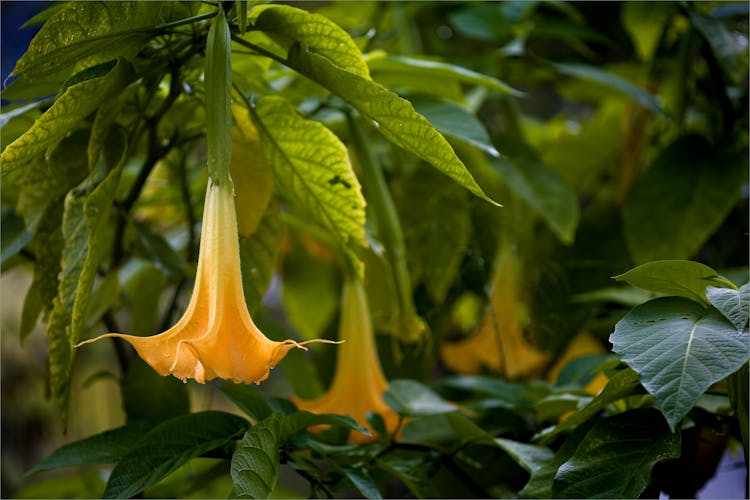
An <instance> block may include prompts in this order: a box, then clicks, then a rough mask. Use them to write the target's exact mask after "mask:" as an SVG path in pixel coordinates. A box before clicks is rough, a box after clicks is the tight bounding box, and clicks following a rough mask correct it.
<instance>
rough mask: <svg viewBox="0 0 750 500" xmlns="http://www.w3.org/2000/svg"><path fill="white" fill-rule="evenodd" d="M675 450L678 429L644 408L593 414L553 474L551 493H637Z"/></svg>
mask: <svg viewBox="0 0 750 500" xmlns="http://www.w3.org/2000/svg"><path fill="white" fill-rule="evenodd" d="M679 456H680V433H679V432H671V431H670V430H669V429H667V427H666V426H665V425H664V424H663V421H662V420H661V419H660V418H659V414H658V413H657V412H656V411H655V410H652V409H650V408H646V409H641V410H633V411H629V412H626V413H621V414H619V415H615V416H614V417H609V418H605V419H601V420H599V421H598V422H597V423H596V424H594V426H593V427H592V428H591V430H589V432H588V433H587V434H586V436H585V437H584V438H583V440H582V441H581V443H580V445H579V446H578V447H577V449H576V450H575V453H573V456H571V457H570V458H569V459H568V460H567V461H566V462H565V463H563V464H562V465H560V468H559V469H558V470H557V473H556V474H555V479H554V482H553V485H552V496H553V497H556V498H638V496H639V495H640V494H641V492H643V490H644V489H645V488H646V486H647V485H648V484H649V483H650V482H651V469H652V468H653V466H654V464H656V463H657V462H659V461H661V460H666V459H670V458H677V457H679Z"/></svg>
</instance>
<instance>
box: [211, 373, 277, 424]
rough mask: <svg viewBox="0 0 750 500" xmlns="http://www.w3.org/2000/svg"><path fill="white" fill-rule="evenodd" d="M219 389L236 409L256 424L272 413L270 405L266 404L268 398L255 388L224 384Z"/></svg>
mask: <svg viewBox="0 0 750 500" xmlns="http://www.w3.org/2000/svg"><path fill="white" fill-rule="evenodd" d="M220 389H221V392H223V393H224V394H225V395H226V396H227V397H228V398H229V399H230V400H231V401H232V403H234V404H235V405H237V408H239V409H240V410H242V411H244V412H245V413H246V414H247V415H248V416H250V417H251V418H252V419H253V420H255V421H256V422H259V421H261V420H264V419H266V418H267V417H269V416H270V415H271V414H272V413H273V409H272V408H271V405H269V404H268V397H267V396H266V395H265V394H263V393H262V392H260V391H259V390H258V389H256V388H255V387H252V386H250V385H244V384H232V383H229V382H224V383H223V384H221V387H220Z"/></svg>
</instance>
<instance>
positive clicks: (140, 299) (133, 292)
mask: <svg viewBox="0 0 750 500" xmlns="http://www.w3.org/2000/svg"><path fill="white" fill-rule="evenodd" d="M120 279H121V281H122V290H123V291H124V292H125V295H126V296H127V300H128V302H129V305H130V315H131V326H130V329H131V331H132V332H133V335H141V336H147V335H152V334H153V333H154V332H155V331H156V330H157V329H158V327H159V325H158V324H157V321H158V319H157V316H158V313H159V299H160V297H161V294H162V292H163V291H164V287H166V285H167V279H166V277H165V276H164V273H163V272H162V271H160V270H159V268H157V267H156V265H154V264H152V263H151V262H146V261H143V260H141V259H133V260H131V261H130V262H128V263H127V264H126V265H125V266H124V267H123V269H122V271H121V272H120Z"/></svg>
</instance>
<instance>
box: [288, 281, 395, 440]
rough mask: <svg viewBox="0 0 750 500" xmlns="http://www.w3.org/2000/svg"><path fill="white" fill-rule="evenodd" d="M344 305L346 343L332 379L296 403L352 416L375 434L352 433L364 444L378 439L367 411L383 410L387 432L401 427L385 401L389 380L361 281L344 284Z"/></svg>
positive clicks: (342, 329)
mask: <svg viewBox="0 0 750 500" xmlns="http://www.w3.org/2000/svg"><path fill="white" fill-rule="evenodd" d="M341 304H342V306H341V319H340V323H339V340H343V341H344V342H343V344H342V345H341V347H340V348H339V351H338V353H337V354H338V358H337V360H336V372H335V373H334V376H333V382H332V383H331V386H330V388H329V389H328V391H327V392H326V393H325V394H323V395H322V396H320V397H319V398H317V399H314V400H308V401H304V400H299V399H297V400H295V402H296V403H297V406H298V407H299V408H300V409H302V410H307V411H311V412H313V413H339V414H343V415H348V416H350V417H352V418H353V419H354V420H356V421H357V423H358V424H360V425H361V426H363V427H367V428H368V429H369V430H370V432H371V433H372V434H373V435H372V436H366V435H365V434H362V433H358V432H353V433H351V434H350V435H349V441H350V442H352V443H365V442H368V441H372V440H374V439H375V431H374V429H373V428H372V426H371V425H370V424H369V423H368V421H367V417H366V416H367V413H380V415H381V416H382V417H383V420H384V421H385V427H386V430H387V431H388V432H393V431H394V430H395V429H396V427H397V426H398V415H396V413H395V412H394V411H393V410H392V409H391V408H390V407H389V406H388V405H387V404H386V403H385V401H384V400H383V391H385V390H386V389H387V388H388V381H387V380H386V378H385V376H384V375H383V370H382V369H381V367H380V361H379V359H378V352H377V349H376V347H375V338H374V336H373V331H372V322H371V320H370V311H369V308H368V306H367V296H366V295H365V291H364V288H363V286H362V283H361V282H360V281H359V280H356V279H351V280H348V281H347V282H346V283H345V284H344V289H343V292H342V299H341ZM322 427H325V426H322ZM312 430H320V428H315V427H314V428H313V429H312Z"/></svg>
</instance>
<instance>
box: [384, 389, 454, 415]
mask: <svg viewBox="0 0 750 500" xmlns="http://www.w3.org/2000/svg"><path fill="white" fill-rule="evenodd" d="M383 400H384V401H385V402H386V404H388V406H390V407H391V408H392V409H393V410H394V411H395V412H397V413H398V414H399V415H403V416H410V417H414V416H423V415H438V414H441V413H450V412H453V411H456V410H457V409H458V408H457V407H456V406H455V405H453V404H451V403H449V402H447V401H445V400H444V399H443V398H441V397H440V396H438V395H437V394H435V393H434V392H433V391H432V390H431V389H429V388H428V387H426V386H424V385H422V384H420V383H419V382H416V381H414V380H392V381H391V382H390V383H389V385H388V390H386V391H385V393H384V394H383Z"/></svg>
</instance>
